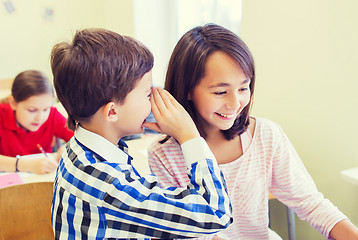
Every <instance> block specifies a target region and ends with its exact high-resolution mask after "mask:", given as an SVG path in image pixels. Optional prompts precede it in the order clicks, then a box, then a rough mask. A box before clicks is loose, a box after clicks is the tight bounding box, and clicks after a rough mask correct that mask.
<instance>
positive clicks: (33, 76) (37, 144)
mask: <svg viewBox="0 0 358 240" xmlns="http://www.w3.org/2000/svg"><path fill="white" fill-rule="evenodd" d="M53 101H54V91H53V87H52V85H51V83H50V82H49V80H48V78H47V77H46V76H44V75H43V74H42V73H41V72H38V71H24V72H22V73H20V74H18V75H17V76H16V77H15V79H14V82H13V84H12V88H11V95H10V96H9V97H8V101H7V103H1V104H0V171H16V172H17V171H26V172H34V173H48V172H52V171H54V170H55V169H56V167H57V162H58V160H59V159H60V156H61V148H60V149H59V150H58V151H57V153H55V154H53V155H52V154H46V155H44V157H41V158H39V157H32V156H31V155H30V156H26V157H22V156H23V155H29V154H36V153H41V152H52V143H53V140H54V137H58V138H61V139H63V140H65V141H68V140H70V138H71V137H72V136H73V132H72V131H71V130H69V129H68V128H67V127H66V118H65V117H64V116H62V115H61V114H60V113H59V112H58V111H57V109H56V108H55V107H52V105H53ZM56 160H57V161H56Z"/></svg>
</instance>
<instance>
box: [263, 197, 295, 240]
mask: <svg viewBox="0 0 358 240" xmlns="http://www.w3.org/2000/svg"><path fill="white" fill-rule="evenodd" d="M272 199H276V198H275V196H274V195H272V193H269V200H272ZM269 214H270V212H269ZM286 216H287V228H288V239H289V240H296V225H295V212H294V211H293V210H292V209H291V208H289V207H287V206H286ZM269 227H270V226H269Z"/></svg>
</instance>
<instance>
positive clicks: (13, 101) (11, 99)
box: [7, 95, 17, 110]
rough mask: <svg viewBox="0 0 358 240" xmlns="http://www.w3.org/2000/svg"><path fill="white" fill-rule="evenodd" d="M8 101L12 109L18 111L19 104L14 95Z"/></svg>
mask: <svg viewBox="0 0 358 240" xmlns="http://www.w3.org/2000/svg"><path fill="white" fill-rule="evenodd" d="M7 99H8V101H9V104H10V107H11V109H12V110H16V106H17V102H16V100H15V98H14V97H13V96H12V95H10V96H9V97H8V98H7Z"/></svg>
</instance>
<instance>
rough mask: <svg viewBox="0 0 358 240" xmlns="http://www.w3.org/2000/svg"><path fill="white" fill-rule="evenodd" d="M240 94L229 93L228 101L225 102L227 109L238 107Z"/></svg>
mask: <svg viewBox="0 0 358 240" xmlns="http://www.w3.org/2000/svg"><path fill="white" fill-rule="evenodd" d="M240 106H241V103H240V95H239V94H237V93H236V94H231V96H230V98H229V99H228V102H227V103H226V107H227V108H228V109H238V108H240Z"/></svg>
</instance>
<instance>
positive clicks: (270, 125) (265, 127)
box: [249, 116, 283, 136]
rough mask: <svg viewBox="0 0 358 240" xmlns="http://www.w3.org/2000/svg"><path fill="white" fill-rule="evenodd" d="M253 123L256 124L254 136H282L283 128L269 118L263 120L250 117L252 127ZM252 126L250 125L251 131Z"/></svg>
mask: <svg viewBox="0 0 358 240" xmlns="http://www.w3.org/2000/svg"><path fill="white" fill-rule="evenodd" d="M251 122H254V123H255V124H254V134H253V136H255V135H267V134H270V135H276V134H280V135H281V134H282V133H283V130H282V127H281V126H280V125H279V124H278V123H276V122H274V121H272V120H270V119H267V118H262V117H257V116H250V125H252V123H251ZM250 125H249V130H250Z"/></svg>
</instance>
